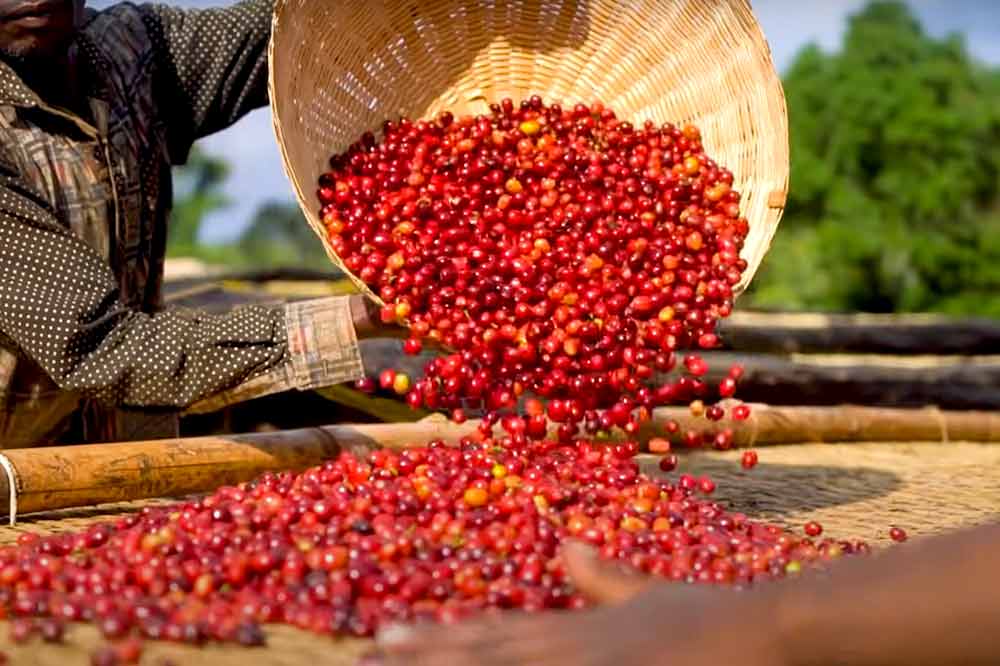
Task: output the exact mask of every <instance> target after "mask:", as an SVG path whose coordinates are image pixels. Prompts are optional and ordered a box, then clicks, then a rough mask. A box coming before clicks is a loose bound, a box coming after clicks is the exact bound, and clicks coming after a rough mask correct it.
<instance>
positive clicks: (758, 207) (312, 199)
mask: <svg viewBox="0 0 1000 666" xmlns="http://www.w3.org/2000/svg"><path fill="white" fill-rule="evenodd" d="M270 63H271V79H270V83H271V105H272V109H273V117H274V125H275V132H276V135H277V139H278V143H279V145H280V148H281V153H282V159H283V161H284V167H285V169H286V172H287V174H288V176H289V178H290V180H291V181H292V184H293V186H294V188H295V191H296V195H297V197H298V200H299V203H300V205H301V206H302V208H303V211H304V212H305V214H306V217H307V219H308V220H309V223H310V225H311V226H312V228H313V229H314V230H315V231H316V233H317V235H319V237H320V238H321V240H322V242H323V244H324V246H325V247H326V249H327V252H328V254H329V255H330V258H331V260H332V261H334V263H336V264H337V265H338V266H340V267H341V268H343V265H342V264H341V262H340V261H339V259H338V258H337V257H336V255H335V253H333V251H332V250H331V249H330V247H329V244H328V243H327V239H326V235H325V232H324V229H323V226H322V224H321V223H320V221H319V219H318V215H317V212H318V208H319V203H318V199H317V198H316V194H315V192H316V182H317V179H318V178H319V176H320V174H321V173H323V172H324V171H325V170H326V169H327V168H328V166H327V165H328V160H329V157H330V156H331V155H333V154H334V153H337V152H340V151H342V150H344V149H345V148H347V147H348V146H349V145H350V144H351V143H352V142H354V141H355V140H357V139H358V138H359V137H360V136H361V135H362V134H363V133H364V132H366V131H374V130H376V129H378V128H379V127H380V126H381V124H382V122H383V121H384V120H386V119H395V118H398V117H400V116H407V117H410V118H421V117H428V116H431V115H433V114H436V113H438V112H440V111H443V110H451V111H453V112H456V113H464V112H471V113H482V112H486V111H487V110H488V105H489V104H490V103H491V102H494V101H499V100H500V99H502V98H503V97H511V98H513V99H514V100H515V101H517V100H521V99H524V98H526V97H528V96H530V95H533V94H538V95H541V96H542V97H543V98H544V99H545V100H546V101H548V102H556V101H558V102H560V103H562V104H564V105H565V104H573V103H576V102H585V103H587V102H592V101H595V100H600V101H602V102H604V103H605V104H606V105H607V106H609V107H610V108H612V109H614V110H615V111H616V112H617V113H618V115H619V117H621V118H624V119H628V120H631V121H633V122H636V123H639V122H642V121H645V120H647V119H649V120H653V121H656V122H658V123H662V122H668V121H669V122H674V123H685V122H693V123H695V124H697V125H698V126H699V127H700V128H701V130H702V134H703V137H704V140H705V143H706V147H707V149H708V152H709V154H710V155H711V156H712V157H713V158H715V159H716V160H717V161H718V162H719V163H720V164H723V165H725V166H726V167H728V168H729V169H731V170H732V172H733V174H734V176H735V181H736V182H735V185H736V187H737V189H738V190H740V191H741V192H742V194H743V203H742V208H743V213H744V215H745V216H746V217H747V219H748V220H749V221H750V233H749V236H748V238H747V242H746V245H745V247H744V249H743V258H744V259H746V260H747V263H748V264H749V266H748V269H747V270H746V271H745V273H744V276H743V281H742V282H741V283H740V284H739V285H738V287H737V292H741V291H742V290H743V289H745V287H746V285H747V284H749V282H750V280H751V279H752V277H753V275H754V273H755V271H756V270H757V268H758V266H759V265H760V262H761V260H762V259H763V257H764V254H765V253H766V252H767V249H768V246H769V245H770V242H771V238H772V237H773V235H774V232H775V230H776V229H777V226H778V222H779V220H780V218H781V214H782V210H783V207H784V202H785V194H786V191H787V185H788V122H787V114H786V110H785V100H784V95H783V93H782V89H781V83H780V81H779V79H778V76H777V73H776V72H775V69H774V65H773V63H772V61H771V55H770V51H769V49H768V46H767V43H766V41H765V40H764V36H763V34H762V33H761V30H760V28H759V26H758V24H757V22H756V20H755V18H754V16H753V13H752V12H751V10H750V6H749V4H748V3H747V2H746V0H712V1H711V2H706V1H705V0H367V1H365V2H361V1H360V0H357V1H350V2H329V1H327V0H279V1H278V3H277V6H276V9H275V23H274V34H273V37H272V42H271V58H270ZM345 272H346V271H345ZM352 277H353V276H352ZM355 282H357V283H358V285H359V287H361V288H362V289H363V291H364V292H365V293H367V294H369V295H370V296H372V297H374V294H372V293H371V292H370V291H369V290H368V289H367V288H364V285H363V284H361V283H360V281H358V280H355ZM376 300H377V299H376Z"/></svg>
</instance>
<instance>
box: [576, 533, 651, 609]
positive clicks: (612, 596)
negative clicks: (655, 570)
mask: <svg viewBox="0 0 1000 666" xmlns="http://www.w3.org/2000/svg"><path fill="white" fill-rule="evenodd" d="M562 559H563V565H564V566H565V568H566V575H567V576H568V577H569V579H570V580H571V581H572V582H573V585H574V586H575V587H576V588H577V589H578V590H579V591H580V592H581V593H582V594H583V595H584V596H586V597H587V598H589V599H590V600H591V601H593V602H595V603H598V604H620V603H623V602H625V601H628V600H629V599H631V598H633V597H634V596H635V595H637V594H639V593H640V592H642V591H643V590H644V589H646V587H647V586H648V585H649V584H650V580H649V579H647V578H645V577H643V576H640V575H638V574H634V573H629V572H628V571H626V570H624V569H622V568H621V567H620V566H619V565H618V564H616V563H614V562H605V561H603V560H601V559H600V558H599V557H598V555H597V551H595V550H594V549H593V548H590V547H589V546H586V545H584V544H582V543H579V542H575V541H571V542H567V543H566V544H565V545H564V546H563V549H562Z"/></svg>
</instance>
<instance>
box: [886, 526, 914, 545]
mask: <svg viewBox="0 0 1000 666" xmlns="http://www.w3.org/2000/svg"><path fill="white" fill-rule="evenodd" d="M889 538H890V539H892V540H893V541H895V542H896V543H903V542H904V541H906V540H907V539H908V538H909V537H908V536H907V534H906V530H904V529H903V528H902V527H893V528H891V529H890V530H889Z"/></svg>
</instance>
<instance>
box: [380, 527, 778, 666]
mask: <svg viewBox="0 0 1000 666" xmlns="http://www.w3.org/2000/svg"><path fill="white" fill-rule="evenodd" d="M563 558H564V561H565V566H566V568H567V573H568V574H569V575H570V577H571V578H572V580H573V581H574V583H575V585H576V587H577V589H578V590H580V591H581V592H583V593H584V594H585V595H587V596H588V597H590V598H591V599H592V600H593V601H595V602H597V603H598V604H605V605H603V606H599V607H597V608H595V609H593V610H587V611H581V612H561V613H557V612H552V613H543V614H535V615H515V614H499V615H496V616H493V617H491V618H489V619H486V620H480V621H474V622H469V623H464V624H459V625H456V626H448V627H428V628H403V627H391V628H388V629H387V630H386V631H384V632H382V633H381V634H380V635H379V637H378V647H379V650H380V653H379V655H378V656H376V657H375V659H374V661H375V663H381V664H384V666H404V665H406V666H525V665H530V666H625V665H631V664H650V665H655V664H666V663H669V664H671V665H672V666H721V665H723V664H736V663H739V664H741V665H743V666H780V665H781V664H783V663H784V662H783V660H782V659H781V658H780V652H779V650H778V645H777V641H776V640H775V639H774V636H775V635H776V633H777V632H776V631H775V632H772V631H769V630H768V627H770V626H772V625H771V623H773V622H774V617H773V614H772V613H771V612H770V610H771V609H770V608H769V607H768V602H767V598H766V597H765V596H763V595H760V594H757V593H741V592H735V591H730V590H721V589H717V588H707V587H701V586H698V587H695V586H691V585H683V584H666V583H659V582H652V581H651V580H650V579H643V578H638V577H634V576H629V575H626V574H624V573H623V572H622V571H621V570H620V569H618V568H617V567H616V566H614V565H613V564H609V563H603V562H600V561H598V560H597V558H596V556H595V555H594V553H593V551H590V550H589V549H587V548H585V547H582V546H579V545H570V546H567V547H566V548H565V549H564V553H563Z"/></svg>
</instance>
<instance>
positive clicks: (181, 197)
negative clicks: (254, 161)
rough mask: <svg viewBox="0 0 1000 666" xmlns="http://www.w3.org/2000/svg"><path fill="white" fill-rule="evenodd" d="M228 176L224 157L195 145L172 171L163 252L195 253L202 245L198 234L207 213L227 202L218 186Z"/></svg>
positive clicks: (220, 185) (185, 254)
mask: <svg viewBox="0 0 1000 666" xmlns="http://www.w3.org/2000/svg"><path fill="white" fill-rule="evenodd" d="M228 177H229V165H228V164H227V163H226V161H225V160H223V159H220V158H218V157H215V156H212V155H208V154H207V153H205V152H204V151H202V150H200V149H199V148H198V147H197V146H195V148H194V149H193V150H192V151H191V155H190V157H189V158H188V161H187V163H186V164H185V165H184V166H181V167H178V168H177V169H175V170H174V190H175V192H176V195H175V197H174V208H173V212H172V213H171V216H170V232H169V235H168V242H167V254H168V255H171V256H185V257H196V256H199V255H200V253H201V251H202V249H203V247H204V246H203V245H201V244H199V241H198V235H199V232H200V231H201V225H202V222H203V221H204V220H205V218H206V217H207V216H208V215H211V214H212V213H215V212H218V211H220V210H223V209H225V208H226V207H227V206H228V205H229V201H228V200H227V199H226V196H225V195H224V194H223V193H222V186H223V184H224V183H225V181H226V179H227V178H228Z"/></svg>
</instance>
